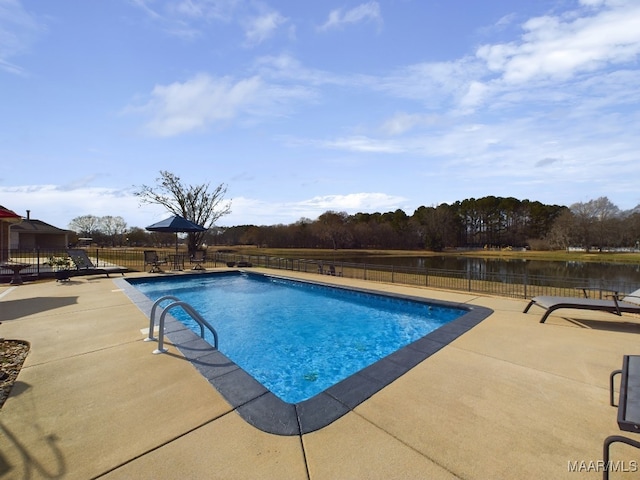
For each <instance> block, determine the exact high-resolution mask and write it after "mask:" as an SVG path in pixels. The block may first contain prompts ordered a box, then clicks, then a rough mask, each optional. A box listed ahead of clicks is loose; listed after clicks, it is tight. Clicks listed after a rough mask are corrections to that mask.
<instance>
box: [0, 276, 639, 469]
mask: <svg viewBox="0 0 640 480" xmlns="http://www.w3.org/2000/svg"><path fill="white" fill-rule="evenodd" d="M257 271H260V272H265V271H267V270H266V269H259V270H257ZM273 273H275V274H278V275H282V276H291V277H301V278H305V279H312V280H314V279H315V280H322V281H324V282H335V283H338V284H342V285H354V286H358V287H363V288H367V289H379V290H381V291H393V292H396V293H400V294H404V295H413V296H423V297H426V298H434V299H440V300H446V301H453V302H461V303H469V304H473V305H479V306H483V307H487V308H490V309H492V310H494V313H493V314H492V315H491V316H489V317H488V318H487V319H486V320H484V321H482V322H481V323H480V324H479V325H477V326H475V327H474V328H472V329H471V330H470V331H468V332H467V333H465V334H463V335H462V336H461V337H459V338H457V339H456V340H455V341H453V342H452V343H451V344H449V345H447V346H446V347H444V348H442V349H441V350H439V351H438V352H436V353H435V354H433V355H432V356H430V357H429V358H427V359H426V360H424V361H423V362H422V363H420V364H418V365H417V366H416V367H414V368H413V369H412V370H410V371H409V372H407V373H406V374H404V375H403V376H401V377H400V378H398V379H397V380H395V381H394V382H393V383H391V384H390V385H388V386H387V387H385V388H383V389H382V390H381V391H379V392H377V393H376V394H374V395H373V396H372V397H371V398H369V399H368V400H366V401H364V402H363V403H362V404H360V405H359V406H357V407H356V408H355V409H354V411H352V412H349V413H347V414H346V415H345V416H343V417H341V418H339V419H338V420H336V421H335V422H333V423H332V424H330V425H328V426H326V427H324V428H322V429H320V430H317V431H315V432H311V433H307V434H304V435H301V436H279V435H273V434H269V433H265V432H263V431H261V430H258V429H257V428H255V427H253V426H251V425H249V424H248V423H246V422H245V421H244V420H243V419H242V418H241V417H240V415H239V414H238V413H237V412H235V411H234V410H233V409H232V407H231V406H230V405H229V404H228V403H227V402H226V401H225V400H224V398H223V397H222V396H221V395H220V394H219V393H218V392H217V391H216V390H215V389H214V388H213V387H211V385H210V384H209V383H208V382H207V381H206V380H205V379H204V377H202V376H201V375H200V374H199V373H198V372H197V371H196V370H195V369H194V368H193V366H192V365H191V364H190V363H189V362H187V361H185V360H184V358H183V357H182V355H181V354H180V353H179V352H178V351H177V350H176V349H175V347H174V346H173V345H171V343H170V342H167V346H168V348H169V352H168V353H166V354H163V355H153V354H152V353H151V352H152V350H153V349H154V348H155V345H154V344H153V343H147V342H143V339H144V338H145V337H146V335H145V334H143V333H142V332H141V330H142V329H145V328H147V327H148V319H147V317H146V316H145V315H144V314H143V312H142V311H141V310H139V309H138V308H137V307H136V306H135V305H134V304H133V303H132V302H131V301H130V299H129V298H128V297H127V296H126V295H125V294H124V293H123V292H122V290H121V289H119V288H117V285H116V283H114V281H113V279H110V278H106V277H104V276H99V275H96V276H87V277H76V278H73V279H72V281H71V282H68V283H56V282H54V281H51V282H38V283H25V284H24V285H21V286H19V287H13V286H10V285H0V321H2V322H3V323H2V325H0V337H3V338H7V339H21V340H26V341H28V342H30V343H31V351H30V354H29V356H28V357H27V360H26V361H25V364H24V366H23V368H22V370H21V372H20V375H19V376H18V381H17V382H16V384H15V385H14V388H13V390H12V393H11V396H10V397H9V399H8V400H7V401H6V403H5V404H4V406H3V407H2V409H0V478H2V479H4V478H7V479H22V478H29V479H37V478H70V479H71V478H73V479H76V478H77V479H87V478H104V479H130V478H136V479H144V478H149V479H152V478H158V477H160V476H162V477H163V478H171V479H173V478H176V479H179V478H193V479H197V478H207V479H208V478H221V479H233V478H238V479H243V478H251V479H255V478H260V479H265V478H266V479H268V478H273V479H287V478H290V479H307V478H308V479H312V480H324V479H337V478H340V479H363V478H367V479H371V478H380V479H393V478H402V479H413V478H416V479H418V478H420V479H422V478H438V479H446V478H451V479H486V478H496V479H500V478H531V479H539V478H554V479H561V478H573V479H578V478H580V479H582V478H601V477H602V468H601V465H600V464H599V463H598V462H601V460H602V442H603V440H604V439H605V437H607V436H609V435H614V434H620V433H621V432H620V431H619V429H618V426H617V423H616V413H617V410H616V409H615V408H613V407H611V406H609V374H610V373H611V371H612V370H614V369H618V368H620V367H621V365H622V356H623V355H624V354H640V343H639V342H638V340H639V339H640V336H639V334H640V317H638V316H634V315H624V316H623V317H621V318H620V317H616V316H614V315H610V314H606V313H601V312H586V311H570V310H564V311H560V312H557V313H555V314H554V315H552V316H551V317H549V319H548V320H547V323H545V324H540V323H538V320H539V319H540V317H541V315H542V310H540V309H536V308H535V307H534V308H533V309H532V311H530V312H529V313H527V314H523V313H522V310H523V309H524V307H525V306H526V303H527V302H526V301H525V300H519V299H509V298H502V297H493V296H483V295H476V294H467V293H460V292H449V291H442V290H431V289H426V288H413V287H401V286H398V285H386V284H377V283H373V282H362V281H357V280H349V279H343V278H339V277H327V276H323V277H321V276H319V275H314V274H301V273H300V274H298V273H295V272H288V271H287V272H283V271H274V272H273ZM141 275H142V274H141ZM137 276H139V275H138V274H127V278H135V277H137ZM630 436H633V434H630ZM611 451H612V460H614V461H616V462H618V463H617V464H616V467H617V468H618V469H619V471H617V472H614V473H612V475H611V478H615V479H617V478H637V477H638V475H640V473H638V471H637V469H638V468H640V450H637V449H634V448H632V447H628V446H626V445H621V444H615V445H614V446H613V447H612V450H611ZM623 470H626V471H623ZM634 470H635V471H634Z"/></svg>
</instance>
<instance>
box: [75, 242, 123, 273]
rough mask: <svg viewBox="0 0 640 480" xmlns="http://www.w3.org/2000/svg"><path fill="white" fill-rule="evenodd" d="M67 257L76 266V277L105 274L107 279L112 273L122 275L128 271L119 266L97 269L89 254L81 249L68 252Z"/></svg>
mask: <svg viewBox="0 0 640 480" xmlns="http://www.w3.org/2000/svg"><path fill="white" fill-rule="evenodd" d="M67 255H69V258H71V261H72V262H73V264H74V265H75V266H76V272H75V275H94V274H99V273H104V274H105V275H106V276H107V277H108V276H109V274H110V273H120V274H122V275H124V274H125V272H127V271H128V269H127V268H124V267H118V266H115V265H114V266H108V267H107V266H105V267H97V266H96V265H94V263H93V262H92V261H91V259H90V258H89V257H88V256H87V252H85V251H84V250H79V249H70V250H67Z"/></svg>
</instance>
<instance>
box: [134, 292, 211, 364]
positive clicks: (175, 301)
mask: <svg viewBox="0 0 640 480" xmlns="http://www.w3.org/2000/svg"><path fill="white" fill-rule="evenodd" d="M165 300H173V302H172V303H170V304H169V305H167V306H166V307H164V308H163V309H162V313H161V314H160V322H159V325H158V338H155V337H154V336H153V329H154V328H155V323H156V310H157V309H158V307H159V306H160V304H161V303H162V302H164V301H165ZM175 307H182V309H183V310H184V311H185V312H186V313H188V314H189V316H190V317H191V318H193V319H194V320H195V321H196V322H197V323H198V325H200V337H201V338H204V328H205V327H207V328H208V329H209V331H210V332H211V333H213V343H214V345H213V346H214V348H215V349H216V350H217V349H218V332H216V329H215V328H213V327H212V326H211V324H209V322H207V321H206V320H205V319H204V318H202V316H201V315H200V314H199V313H198V312H196V311H195V309H194V308H193V307H192V306H191V305H189V304H188V303H187V302H183V301H182V300H180V299H179V298H178V297H175V296H173V295H165V296H164V297H160V298H159V299H158V300H156V301H155V302H154V303H153V306H152V307H151V314H150V315H149V334H148V336H147V338H145V339H144V341H145V342H155V341H156V340H158V348H157V349H155V350H154V351H153V353H155V354H158V353H165V352H166V351H167V349H166V348H164V318H165V317H166V316H167V313H168V312H169V310H171V309H172V308H175Z"/></svg>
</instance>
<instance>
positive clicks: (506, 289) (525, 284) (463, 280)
mask: <svg viewBox="0 0 640 480" xmlns="http://www.w3.org/2000/svg"><path fill="white" fill-rule="evenodd" d="M86 251H87V254H88V255H89V257H90V258H91V259H92V261H93V262H94V264H95V265H96V266H98V267H100V266H110V265H119V266H122V267H126V268H128V269H129V270H131V271H148V270H149V268H150V267H149V266H147V265H145V261H144V254H143V251H141V250H137V249H126V248H123V249H106V248H105V249H103V248H87V249H86ZM158 253H159V255H160V256H166V257H169V256H170V255H171V254H173V253H175V252H171V253H166V255H165V252H161V251H159V252H158ZM66 256H67V254H66V251H64V250H44V249H39V250H29V251H17V250H12V251H11V252H10V258H11V262H14V263H23V264H26V265H29V266H28V267H25V268H23V269H22V270H21V271H20V274H21V275H22V278H23V279H24V280H25V281H27V280H34V279H42V278H51V277H54V276H55V271H56V270H57V269H59V268H60V267H59V266H57V265H56V260H57V259H60V258H64V257H66ZM178 259H179V262H174V261H172V260H176V259H175V258H173V259H169V258H168V260H169V263H168V264H167V265H166V269H169V270H170V269H171V268H172V267H174V266H178V265H180V266H181V267H182V266H184V268H185V269H189V268H191V264H190V262H189V257H188V256H187V255H186V254H185V253H183V252H180V253H179V255H178ZM62 263H64V262H62ZM202 267H204V268H205V269H206V268H217V267H252V268H260V267H264V268H271V269H278V270H291V271H298V272H306V273H311V274H317V275H335V276H339V277H344V278H353V279H360V280H366V281H371V282H379V283H393V284H401V285H413V286H423V287H431V288H437V289H445V290H457V291H464V292H472V293H473V292H475V293H483V294H492V295H499V296H504V297H514V298H530V297H533V296H536V295H561V296H583V295H584V294H585V293H586V294H588V295H590V296H592V297H596V298H605V297H606V295H609V294H611V293H616V292H621V293H625V292H631V291H634V290H636V289H637V288H638V287H639V285H631V284H628V283H624V282H616V281H611V280H600V279H590V280H589V285H588V288H585V281H584V279H578V278H567V277H561V278H558V277H550V276H540V275H528V274H527V273H525V274H511V273H504V272H501V273H493V272H478V271H472V270H444V269H432V268H420V267H399V266H389V265H376V264H365V263H349V262H327V261H320V260H312V259H296V258H282V257H271V256H267V255H239V254H235V253H226V252H213V253H209V254H208V255H207V257H206V259H205V262H204V263H203V264H202ZM71 268H72V273H73V267H71ZM12 275H13V271H12V270H10V269H8V268H4V269H3V268H0V281H3V282H9V281H10V280H11V278H12Z"/></svg>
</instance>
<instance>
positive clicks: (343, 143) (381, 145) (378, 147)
mask: <svg viewBox="0 0 640 480" xmlns="http://www.w3.org/2000/svg"><path fill="white" fill-rule="evenodd" d="M322 145H323V146H324V147H325V148H331V149H337V150H347V151H352V152H365V153H400V152H402V151H404V150H405V149H404V147H403V146H401V145H400V144H398V143H396V142H391V141H387V140H376V139H374V138H370V137H366V136H362V135H357V136H352V137H345V138H337V139H335V140H328V141H325V142H322Z"/></svg>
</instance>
